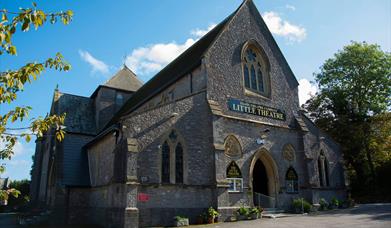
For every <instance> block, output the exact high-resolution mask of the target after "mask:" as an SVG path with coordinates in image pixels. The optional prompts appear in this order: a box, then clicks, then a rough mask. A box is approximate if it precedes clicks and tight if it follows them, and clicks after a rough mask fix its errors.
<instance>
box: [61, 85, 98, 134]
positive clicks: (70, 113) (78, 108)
mask: <svg viewBox="0 0 391 228" xmlns="http://www.w3.org/2000/svg"><path fill="white" fill-rule="evenodd" d="M55 93H57V96H56V94H55V103H54V108H55V113H57V114H60V113H64V112H65V113H66V117H65V123H64V125H65V127H66V128H65V131H66V132H73V133H81V134H91V135H92V134H93V135H95V134H96V126H95V113H94V104H93V100H92V99H90V98H88V97H82V96H77V95H72V94H66V93H61V92H58V91H56V92H55Z"/></svg>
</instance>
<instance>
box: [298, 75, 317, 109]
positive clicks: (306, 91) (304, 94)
mask: <svg viewBox="0 0 391 228" xmlns="http://www.w3.org/2000/svg"><path fill="white" fill-rule="evenodd" d="M317 91H318V88H317V87H316V86H315V85H313V84H311V82H310V81H308V80H307V79H305V78H303V79H300V80H299V102H300V105H302V104H304V103H305V102H306V101H307V100H308V99H310V98H311V97H312V96H314V95H315V93H316V92H317Z"/></svg>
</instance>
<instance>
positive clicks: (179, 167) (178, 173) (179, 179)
mask: <svg viewBox="0 0 391 228" xmlns="http://www.w3.org/2000/svg"><path fill="white" fill-rule="evenodd" d="M175 182H176V183H183V148H182V144H181V143H178V144H177V146H176V147H175Z"/></svg>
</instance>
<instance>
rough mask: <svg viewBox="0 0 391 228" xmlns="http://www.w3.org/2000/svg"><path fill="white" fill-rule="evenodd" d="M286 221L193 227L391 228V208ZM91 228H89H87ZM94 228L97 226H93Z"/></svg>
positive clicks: (9, 221) (0, 221)
mask: <svg viewBox="0 0 391 228" xmlns="http://www.w3.org/2000/svg"><path fill="white" fill-rule="evenodd" d="M288 216H289V217H282V218H275V219H271V218H262V219H257V220H249V221H239V222H227V223H218V224H210V225H197V226H190V227H196V228H255V227H257V228H258V227H261V228H262V227H267V228H326V227H327V228H342V227H343V228H363V227H369V228H391V204H361V205H358V206H356V207H354V208H350V209H343V210H333V211H327V212H321V213H317V214H310V215H288ZM0 227H1V228H3V227H7V228H16V227H44V228H48V227H61V228H68V227H73V228H75V227H86V226H20V225H17V215H16V214H12V213H8V214H1V213H0ZM87 227H88V226H87ZM90 227H93V226H90Z"/></svg>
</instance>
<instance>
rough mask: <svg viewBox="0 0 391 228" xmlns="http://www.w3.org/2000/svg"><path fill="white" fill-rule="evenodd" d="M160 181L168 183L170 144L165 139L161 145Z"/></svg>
mask: <svg viewBox="0 0 391 228" xmlns="http://www.w3.org/2000/svg"><path fill="white" fill-rule="evenodd" d="M162 183H170V146H169V145H168V143H167V141H165V142H164V143H163V145H162Z"/></svg>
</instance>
